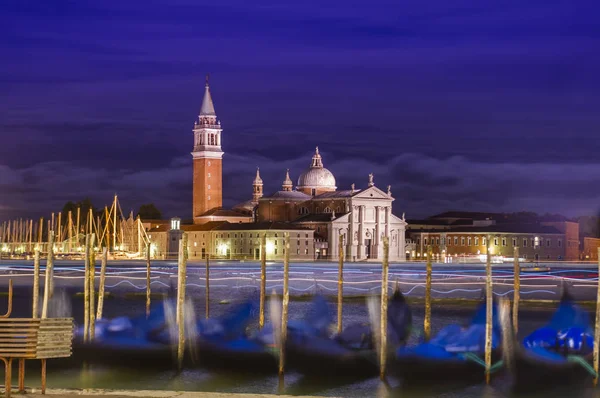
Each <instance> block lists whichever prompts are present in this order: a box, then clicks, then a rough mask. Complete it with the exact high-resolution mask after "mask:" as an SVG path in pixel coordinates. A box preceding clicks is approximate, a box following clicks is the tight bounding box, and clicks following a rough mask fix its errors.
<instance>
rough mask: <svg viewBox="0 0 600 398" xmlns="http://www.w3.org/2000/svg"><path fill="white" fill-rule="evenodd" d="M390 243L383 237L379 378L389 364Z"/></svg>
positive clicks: (382, 375)
mask: <svg viewBox="0 0 600 398" xmlns="http://www.w3.org/2000/svg"><path fill="white" fill-rule="evenodd" d="M389 258H390V243H389V240H388V237H387V236H384V237H383V261H382V262H381V325H380V328H381V329H380V332H379V334H380V344H381V350H380V351H379V378H380V379H381V380H382V381H384V380H385V372H386V365H387V312H388V274H389V265H390V264H389Z"/></svg>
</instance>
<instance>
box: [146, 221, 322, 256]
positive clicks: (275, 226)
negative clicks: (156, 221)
mask: <svg viewBox="0 0 600 398" xmlns="http://www.w3.org/2000/svg"><path fill="white" fill-rule="evenodd" d="M173 220H178V219H173ZM183 232H186V233H187V236H188V255H189V258H190V259H191V260H195V259H202V258H206V255H207V253H208V254H209V255H210V257H211V258H214V259H232V260H259V259H260V256H261V250H262V249H261V246H262V243H261V241H262V237H263V236H264V235H265V234H266V239H267V240H266V255H267V260H268V261H272V260H278V261H281V260H283V257H284V254H285V251H284V244H285V242H284V239H285V234H286V233H288V234H289V236H290V259H292V260H295V261H302V260H305V261H312V260H314V258H315V246H314V245H315V237H314V231H313V230H312V229H309V228H304V227H301V226H298V225H293V224H289V223H278V222H257V223H229V222H226V221H210V222H206V223H203V224H195V225H180V224H179V223H175V222H171V224H170V225H164V224H163V225H156V226H155V227H154V228H153V229H151V230H149V231H148V237H149V240H150V244H151V254H152V257H153V258H157V259H169V258H177V251H178V247H179V246H178V245H179V240H180V239H181V235H182V234H183Z"/></svg>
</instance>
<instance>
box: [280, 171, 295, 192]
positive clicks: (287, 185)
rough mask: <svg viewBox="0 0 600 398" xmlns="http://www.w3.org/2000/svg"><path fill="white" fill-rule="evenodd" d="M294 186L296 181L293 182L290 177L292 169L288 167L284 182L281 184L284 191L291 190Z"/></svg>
mask: <svg viewBox="0 0 600 398" xmlns="http://www.w3.org/2000/svg"><path fill="white" fill-rule="evenodd" d="M293 186H294V183H293V182H292V179H291V178H290V169H287V170H286V171H285V180H283V184H281V190H282V191H291V190H292V187H293Z"/></svg>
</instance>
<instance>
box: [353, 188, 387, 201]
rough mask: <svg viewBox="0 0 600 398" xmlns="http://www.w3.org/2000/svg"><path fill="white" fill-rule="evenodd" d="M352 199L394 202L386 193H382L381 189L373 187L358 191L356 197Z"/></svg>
mask: <svg viewBox="0 0 600 398" xmlns="http://www.w3.org/2000/svg"><path fill="white" fill-rule="evenodd" d="M352 198H353V199H387V200H394V198H393V197H390V196H388V194H387V193H386V192H383V191H382V190H381V189H379V188H377V187H375V186H373V187H369V188H367V189H365V190H363V191H360V192H359V193H357V194H356V195H354V196H353V197H352Z"/></svg>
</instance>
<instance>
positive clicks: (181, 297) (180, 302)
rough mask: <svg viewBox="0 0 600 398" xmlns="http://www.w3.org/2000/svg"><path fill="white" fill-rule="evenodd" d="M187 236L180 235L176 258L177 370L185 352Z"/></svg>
mask: <svg viewBox="0 0 600 398" xmlns="http://www.w3.org/2000/svg"><path fill="white" fill-rule="evenodd" d="M186 249H187V234H186V233H183V234H182V235H181V240H179V256H178V259H179V261H178V264H177V265H178V271H179V272H178V278H177V326H178V329H179V339H178V341H177V343H178V344H177V369H178V370H179V371H181V369H183V355H184V352H185V282H186V274H187V272H186V271H187V270H186V268H187V258H186V253H185V252H186Z"/></svg>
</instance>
